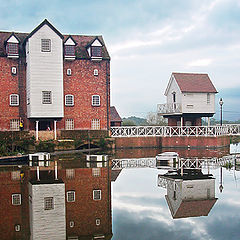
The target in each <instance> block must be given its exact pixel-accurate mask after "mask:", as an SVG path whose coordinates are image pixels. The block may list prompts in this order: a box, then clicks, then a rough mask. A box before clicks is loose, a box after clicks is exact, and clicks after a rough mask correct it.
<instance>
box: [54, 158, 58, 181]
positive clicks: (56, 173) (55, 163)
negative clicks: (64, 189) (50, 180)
mask: <svg viewBox="0 0 240 240" xmlns="http://www.w3.org/2000/svg"><path fill="white" fill-rule="evenodd" d="M54 165H55V180H58V172H57V161H55V162H54Z"/></svg>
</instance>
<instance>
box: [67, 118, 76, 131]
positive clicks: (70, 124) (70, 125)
mask: <svg viewBox="0 0 240 240" xmlns="http://www.w3.org/2000/svg"><path fill="white" fill-rule="evenodd" d="M65 130H74V119H72V118H69V119H66V121H65Z"/></svg>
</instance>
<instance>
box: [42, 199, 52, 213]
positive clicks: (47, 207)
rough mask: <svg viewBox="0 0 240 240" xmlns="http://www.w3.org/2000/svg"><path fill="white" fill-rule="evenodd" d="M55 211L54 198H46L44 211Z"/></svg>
mask: <svg viewBox="0 0 240 240" xmlns="http://www.w3.org/2000/svg"><path fill="white" fill-rule="evenodd" d="M53 209H54V199H53V197H45V198H44V210H46V211H48V210H53Z"/></svg>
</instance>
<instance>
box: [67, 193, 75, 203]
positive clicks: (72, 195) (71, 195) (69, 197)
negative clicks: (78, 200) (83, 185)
mask: <svg viewBox="0 0 240 240" xmlns="http://www.w3.org/2000/svg"><path fill="white" fill-rule="evenodd" d="M67 202H75V191H67Z"/></svg>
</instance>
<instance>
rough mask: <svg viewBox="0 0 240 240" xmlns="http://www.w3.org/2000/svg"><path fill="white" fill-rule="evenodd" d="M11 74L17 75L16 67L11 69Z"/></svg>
mask: <svg viewBox="0 0 240 240" xmlns="http://www.w3.org/2000/svg"><path fill="white" fill-rule="evenodd" d="M11 73H12V74H13V75H16V74H17V67H11Z"/></svg>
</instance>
